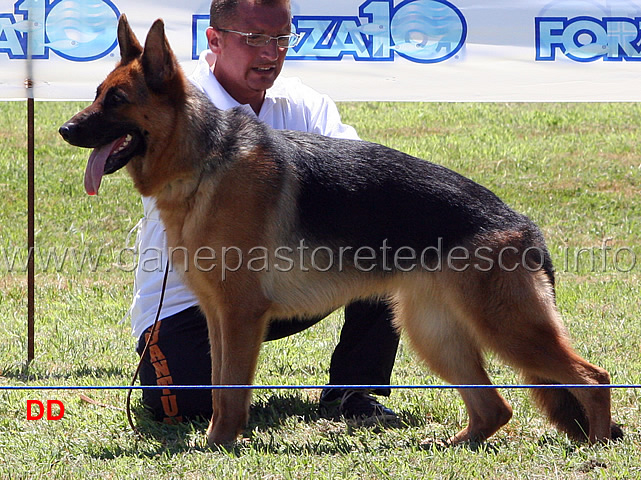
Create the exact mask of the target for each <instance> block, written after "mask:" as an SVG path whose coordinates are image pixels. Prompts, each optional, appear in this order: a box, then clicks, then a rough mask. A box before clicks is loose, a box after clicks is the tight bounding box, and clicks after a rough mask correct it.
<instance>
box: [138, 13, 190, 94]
mask: <svg viewBox="0 0 641 480" xmlns="http://www.w3.org/2000/svg"><path fill="white" fill-rule="evenodd" d="M142 68H143V71H144V72H145V80H146V82H147V85H148V86H149V88H150V89H151V90H154V91H156V92H163V91H167V90H168V89H170V88H171V86H172V85H173V83H174V81H176V80H179V79H180V77H181V75H180V73H181V72H180V66H179V65H178V62H177V60H176V57H175V56H174V52H173V51H172V50H171V47H170V46H169V41H168V40H167V37H166V36H165V24H164V22H163V21H162V20H161V19H158V20H156V21H155V22H154V24H153V25H152V26H151V28H150V29H149V33H148V34H147V40H145V49H144V50H143V53H142Z"/></svg>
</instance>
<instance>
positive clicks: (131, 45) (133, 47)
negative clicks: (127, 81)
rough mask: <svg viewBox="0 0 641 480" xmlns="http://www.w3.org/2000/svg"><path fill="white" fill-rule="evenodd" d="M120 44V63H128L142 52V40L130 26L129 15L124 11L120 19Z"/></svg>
mask: <svg viewBox="0 0 641 480" xmlns="http://www.w3.org/2000/svg"><path fill="white" fill-rule="evenodd" d="M118 44H119V45H120V63H121V64H123V65H126V64H127V63H129V62H131V61H132V60H134V59H136V58H138V57H139V56H140V54H141V53H142V47H141V46H140V42H139V41H138V39H137V38H136V35H134V32H133V30H132V29H131V27H130V26H129V22H128V21H127V16H126V15H125V14H124V13H123V14H122V15H120V19H119V20H118Z"/></svg>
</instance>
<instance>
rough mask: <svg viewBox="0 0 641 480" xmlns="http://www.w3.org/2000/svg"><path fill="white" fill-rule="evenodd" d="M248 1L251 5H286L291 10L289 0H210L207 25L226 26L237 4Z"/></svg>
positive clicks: (232, 16) (233, 14)
mask: <svg viewBox="0 0 641 480" xmlns="http://www.w3.org/2000/svg"><path fill="white" fill-rule="evenodd" d="M244 1H248V2H249V3H251V4H253V5H265V6H267V7H276V6H278V5H286V6H287V8H288V9H289V10H291V8H292V7H291V4H290V0H212V2H211V6H210V7H209V25H210V26H212V27H214V28H216V27H219V28H220V27H228V26H229V25H228V24H229V22H231V20H232V19H233V18H234V16H235V14H236V9H237V8H238V5H239V4H240V3H242V2H244Z"/></svg>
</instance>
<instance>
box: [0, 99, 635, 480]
mask: <svg viewBox="0 0 641 480" xmlns="http://www.w3.org/2000/svg"><path fill="white" fill-rule="evenodd" d="M81 106H82V104H79V103H37V104H36V138H37V142H36V144H37V145H36V198H37V200H36V242H37V246H38V249H39V250H38V252H39V253H38V255H37V256H36V265H37V275H36V284H37V285H36V295H37V300H36V359H35V360H34V361H33V362H32V363H31V364H30V365H28V366H27V365H26V355H27V354H26V309H27V306H26V274H25V272H24V268H23V267H24V263H25V261H26V253H27V252H26V236H27V234H26V224H27V223H26V222H27V217H26V189H27V188H26V106H25V104H24V103H21V102H10V103H6V102H5V103H0V142H1V144H2V148H1V149H0V172H2V174H1V176H0V198H1V199H2V203H1V204H0V205H1V206H0V212H1V213H0V219H1V223H0V384H3V385H27V384H28V385H123V384H127V383H128V382H129V381H130V377H131V375H132V373H133V371H134V369H135V366H136V362H137V356H136V354H135V352H134V343H135V341H134V339H133V338H132V337H131V335H130V333H129V326H128V322H124V323H123V322H121V321H120V320H121V319H122V318H123V317H124V316H125V314H126V311H127V308H128V305H129V301H130V296H131V290H132V285H131V284H132V273H131V272H130V267H131V263H132V258H131V256H130V255H129V256H127V255H126V252H127V251H126V250H123V249H124V248H125V247H127V246H128V245H130V244H131V239H130V240H129V244H128V242H127V237H128V234H129V231H130V230H131V229H132V228H133V227H134V225H135V224H136V222H137V221H138V219H139V217H140V216H141V206H140V200H139V197H138V195H137V194H136V193H135V192H134V190H133V188H132V186H131V182H130V180H129V178H128V177H127V176H126V174H125V173H124V172H119V173H117V174H115V175H113V176H110V177H109V178H108V179H106V180H105V182H104V184H103V187H102V188H101V195H100V196H99V197H88V196H86V195H85V194H84V190H83V180H82V179H83V171H84V166H85V162H86V159H87V153H88V152H87V151H86V150H81V149H74V148H70V147H69V146H67V145H66V144H65V143H64V142H63V141H62V140H61V139H60V138H59V137H58V135H57V127H58V126H59V125H60V124H61V123H62V122H63V121H65V120H66V119H67V118H68V117H70V116H71V115H72V114H73V113H74V112H75V111H77V110H78V109H80V108H81ZM339 107H340V110H341V113H342V115H343V119H344V121H345V122H347V123H350V124H352V125H354V126H355V127H356V128H357V130H358V131H359V133H360V135H361V137H362V138H364V139H367V140H372V141H376V142H379V143H383V144H386V145H388V146H391V147H394V148H397V149H400V150H402V151H405V152H408V153H411V154H413V155H417V156H420V157H422V158H425V159H428V160H431V161H433V162H436V163H440V164H443V165H446V166H448V167H450V168H453V169H455V170H457V171H459V172H461V173H463V174H465V175H467V176H469V177H471V178H473V179H474V180H476V181H478V182H480V183H482V184H484V185H485V186H487V187H489V188H491V189H492V190H494V191H495V192H497V193H498V194H499V195H500V196H501V197H503V198H504V199H505V200H506V201H507V203H509V204H510V205H512V206H514V207H515V208H517V209H518V210H520V211H523V212H524V213H526V214H528V215H529V216H530V217H531V218H533V219H534V220H535V221H536V222H537V223H538V224H539V225H540V226H541V228H542V229H543V231H544V232H545V234H546V237H547V239H548V245H549V247H550V250H551V252H552V255H553V259H554V260H555V263H556V267H557V270H558V303H559V307H560V309H561V311H562V313H563V315H564V318H565V320H566V324H567V327H568V330H569V331H570V334H571V336H572V338H573V340H574V345H575V346H576V349H577V351H578V352H579V353H580V354H581V355H583V356H585V357H586V358H588V359H589V360H590V361H592V362H594V363H596V364H599V365H601V366H603V367H604V368H606V369H608V370H609V371H610V373H611V374H612V379H613V381H614V382H615V383H618V384H639V383H641V351H640V349H639V348H640V346H641V323H640V317H641V315H640V314H639V313H638V311H639V309H638V299H639V297H640V291H639V290H640V288H639V287H640V285H641V282H640V278H641V275H640V272H641V258H640V257H639V256H640V254H641V248H640V247H639V242H638V239H639V236H640V234H641V224H640V222H641V202H639V201H638V187H639V184H640V180H641V155H640V153H641V151H640V149H639V147H637V145H638V139H639V138H641V110H640V109H639V107H638V106H637V105H634V104H399V103H348V104H341V105H340V106H339ZM606 247H607V250H606ZM65 249H66V252H67V255H68V257H67V258H66V260H65V261H63V260H62V258H61V255H62V254H63V253H64V252H65ZM121 251H124V252H125V255H124V256H123V257H122V258H119V255H118V254H119V252H121ZM52 252H54V253H56V255H57V257H56V258H52V257H51V254H52ZM74 252H75V254H76V255H77V262H76V263H74V261H73V256H72V254H73V253H74ZM83 252H84V253H86V254H87V255H89V257H87V258H85V260H86V262H87V263H85V264H84V266H79V263H78V262H80V260H81V258H82V254H83ZM47 255H49V263H48V264H47ZM616 255H618V256H616ZM632 260H636V263H632ZM341 315H342V313H341V312H337V313H336V314H334V315H333V316H332V317H331V318H330V319H329V320H327V321H325V322H321V324H319V325H317V326H315V327H313V328H312V329H310V330H308V331H306V332H303V333H301V334H299V335H296V336H293V337H290V338H287V339H283V340H279V341H276V342H270V343H268V344H265V346H264V348H263V351H262V355H261V362H260V366H259V371H258V375H257V379H256V383H259V384H280V383H285V384H323V383H325V382H326V380H327V368H328V366H329V359H330V355H331V352H332V350H333V347H334V345H335V344H336V341H337V339H338V335H339V333H340V327H341ZM488 369H489V371H490V373H491V376H492V378H493V380H494V381H495V382H496V383H501V384H510V383H518V381H519V379H518V376H517V375H516V374H515V373H514V371H513V370H512V369H510V368H508V367H507V366H505V365H504V364H502V363H500V362H498V361H495V360H494V359H493V358H490V359H489V361H488ZM393 382H394V383H396V384H440V383H441V381H440V380H439V379H438V378H436V377H434V376H432V375H430V373H429V372H428V371H427V370H426V369H425V368H424V367H422V366H420V365H418V364H417V362H416V359H415V357H414V355H413V353H412V352H411V351H410V350H409V349H408V348H407V346H406V345H405V344H404V343H403V342H402V343H401V348H400V350H399V354H398V358H397V362H396V366H395V369H394V377H393ZM84 393H85V394H86V395H88V396H89V397H91V398H93V399H95V400H96V401H97V402H99V403H101V404H105V405H111V406H113V407H117V408H108V407H105V406H98V405H93V404H89V403H86V402H84V401H82V400H81V399H80V392H78V391H54V392H51V391H38V392H35V391H11V392H8V391H0V478H42V477H47V476H48V477H50V478H68V479H76V478H100V479H107V478H132V479H138V478H188V479H192V478H193V479H195V478H221V479H231V478H266V479H281V478H282V479H289V478H301V479H307V478H321V479H335V478H341V479H342V478H346V479H352V478H353V479H383V478H403V479H412V478H415V479H419V478H456V479H465V478H469V479H476V478H481V477H483V478H506V479H511V478H522V479H525V478H527V479H536V478H541V479H550V478H563V479H565V478H576V479H584V478H608V479H609V478H620V479H630V478H639V477H640V476H641V427H640V425H641V411H640V407H639V403H640V402H639V401H640V396H641V392H639V390H635V389H616V390H614V391H613V411H614V415H615V418H616V420H617V421H619V422H621V423H622V424H623V425H624V427H625V431H626V434H627V435H626V437H625V439H624V440H623V441H622V442H620V443H617V444H616V445H609V446H593V447H591V446H586V445H577V444H574V443H572V442H569V441H568V440H567V438H566V437H565V436H564V435H562V434H559V433H557V432H556V431H555V430H553V429H552V428H551V427H550V425H549V424H547V422H546V421H545V420H544V419H543V417H542V416H541V415H540V413H539V412H538V411H537V410H536V409H535V408H534V407H533V405H532V403H531V401H530V399H529V397H528V395H527V392H526V391H523V390H510V391H504V392H503V394H504V395H505V396H506V397H507V399H508V400H509V401H510V402H511V404H512V405H513V407H514V418H513V420H512V421H511V422H510V423H509V424H508V425H507V426H506V427H505V428H503V429H502V430H501V431H500V432H499V433H498V434H496V435H495V436H494V437H492V439H491V440H490V442H488V444H487V445H486V446H484V447H482V448H481V449H480V450H476V451H474V450H473V449H470V448H467V447H460V448H454V449H449V450H443V451H439V450H434V451H421V450H419V449H418V447H417V446H418V443H419V441H420V440H421V439H423V438H426V437H433V438H442V437H445V436H447V435H451V434H452V433H454V432H455V431H457V430H458V429H460V428H461V427H462V426H463V425H464V423H465V421H466V415H465V410H464V407H463V404H462V402H461V400H460V398H459V397H458V395H457V394H456V392H452V391H450V390H396V391H394V393H393V394H392V396H391V397H390V398H389V399H386V401H385V403H386V405H389V406H390V407H391V408H393V409H394V410H396V411H397V412H398V413H399V414H400V416H401V418H402V420H403V421H404V425H403V426H402V427H401V428H383V429H368V428H355V427H352V426H350V425H347V424H346V423H343V422H340V421H330V420H327V419H324V418H321V417H320V416H319V414H318V412H317V408H316V402H317V399H318V393H319V392H317V391H306V390H305V391H274V392H272V391H256V392H255V394H254V402H253V407H252V412H251V419H250V424H249V426H248V428H247V430H246V432H245V434H244V439H243V441H242V442H240V443H239V445H238V447H237V448H236V449H234V450H233V451H231V452H220V451H212V450H209V449H207V448H206V447H205V442H204V428H205V427H206V425H205V424H204V423H201V424H191V425H181V426H173V427H170V426H163V425H157V424H154V423H153V422H151V421H150V420H149V419H148V418H147V417H146V416H145V413H144V412H143V411H142V409H141V408H140V405H139V397H140V394H139V392H135V393H134V395H133V397H134V407H135V408H134V413H135V415H136V418H137V422H138V424H139V426H140V427H141V429H142V430H143V432H144V433H145V438H144V439H138V438H137V437H136V436H135V435H134V434H133V433H132V432H131V431H130V429H129V427H128V425H127V421H126V417H125V414H124V412H123V411H122V410H119V409H122V408H123V407H124V400H125V393H124V392H119V391H103V390H97V391H94V390H91V391H86V392H84ZM28 399H39V400H42V401H44V400H46V399H58V400H62V401H63V402H64V404H65V408H66V414H65V417H64V418H63V419H62V420H60V421H57V422H45V421H28V420H27V419H26V402H27V400H28Z"/></svg>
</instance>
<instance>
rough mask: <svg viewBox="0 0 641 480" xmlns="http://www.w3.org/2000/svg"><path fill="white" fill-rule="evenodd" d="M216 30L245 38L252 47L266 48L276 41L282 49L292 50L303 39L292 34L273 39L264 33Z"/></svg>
mask: <svg viewBox="0 0 641 480" xmlns="http://www.w3.org/2000/svg"><path fill="white" fill-rule="evenodd" d="M216 30H219V31H221V32H228V33H235V34H237V35H242V36H243V37H245V42H247V45H250V46H252V47H264V46H265V45H267V44H268V43H269V42H271V41H272V40H276V45H278V46H279V47H280V48H291V47H295V46H296V45H298V42H300V39H301V36H300V35H298V34H297V33H290V34H289V35H279V36H278V37H272V36H271V35H265V34H262V33H245V32H237V31H236V30H227V29H225V28H217V29H216Z"/></svg>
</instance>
